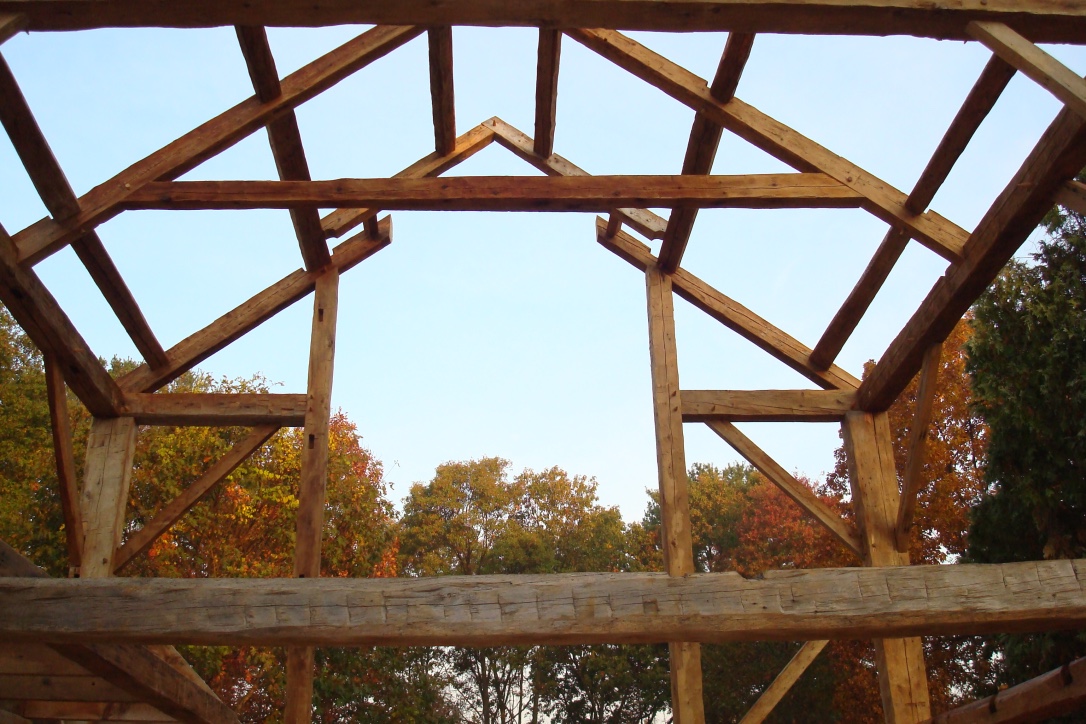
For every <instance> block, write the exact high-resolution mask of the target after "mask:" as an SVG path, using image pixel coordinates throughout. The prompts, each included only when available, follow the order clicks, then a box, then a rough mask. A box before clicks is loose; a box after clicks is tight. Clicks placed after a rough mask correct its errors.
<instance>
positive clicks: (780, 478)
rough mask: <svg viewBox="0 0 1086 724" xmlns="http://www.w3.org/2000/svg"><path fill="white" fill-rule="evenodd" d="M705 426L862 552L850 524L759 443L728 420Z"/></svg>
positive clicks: (849, 546) (849, 544) (806, 511)
mask: <svg viewBox="0 0 1086 724" xmlns="http://www.w3.org/2000/svg"><path fill="white" fill-rule="evenodd" d="M706 424H708V426H709V429H710V430H712V431H713V432H715V433H716V434H717V435H719V436H720V437H721V439H722V440H724V442H726V443H728V444H729V445H731V446H732V448H733V449H734V450H735V451H736V452H737V453H739V454H740V455H742V456H743V457H744V458H745V459H746V460H747V462H749V463H750V464H751V465H753V466H754V467H755V469H756V470H758V472H760V473H761V474H762V475H764V476H765V477H766V479H767V480H769V482H771V483H773V484H774V485H776V486H777V487H778V488H780V490H781V492H782V493H784V494H785V495H787V496H788V497H789V498H791V499H792V502H794V503H795V504H796V505H798V506H799V507H800V508H802V509H803V511H804V512H805V513H806V514H807V515H808V516H810V518H811V519H812V520H814V521H815V522H816V523H819V524H821V525H822V526H823V527H824V528H826V530H828V531H829V532H830V533H832V534H833V536H834V537H835V538H837V540H839V541H841V542H842V543H844V544H845V546H846V547H848V548H849V549H850V550H852V552H854V553H855V554H856V555H857V556H861V557H862V555H863V552H862V551H863V548H862V546H861V543H860V538H859V536H858V535H857V534H856V531H855V530H853V528H852V526H851V525H849V524H848V523H846V522H845V521H844V520H843V519H842V518H841V516H840V515H839V514H838V513H837V511H835V510H834V509H833V508H831V507H830V506H828V505H827V504H826V503H824V502H823V501H822V499H821V498H819V497H818V496H817V495H815V494H814V491H812V490H811V489H810V488H809V487H807V486H806V485H805V484H803V483H801V482H800V481H798V480H796V479H795V478H794V477H793V476H792V475H791V474H789V473H788V471H787V470H785V469H784V468H783V467H781V466H780V464H778V463H777V461H776V460H774V459H773V458H771V457H769V455H767V454H766V453H765V452H764V451H763V450H762V449H761V448H760V447H758V446H757V445H755V444H754V442H753V441H752V440H751V439H750V438H748V437H747V436H746V435H744V434H743V433H742V431H740V429H739V428H738V427H736V426H735V425H733V424H731V423H730V422H722V421H711V422H708V423H706Z"/></svg>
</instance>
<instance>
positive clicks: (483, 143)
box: [321, 125, 494, 237]
mask: <svg viewBox="0 0 1086 724" xmlns="http://www.w3.org/2000/svg"><path fill="white" fill-rule="evenodd" d="M493 141H494V131H492V130H491V129H490V128H488V127H487V126H485V125H479V126H476V127H475V128H473V129H471V130H470V131H468V132H467V133H465V134H464V135H462V136H460V137H459V138H457V139H456V145H455V146H454V147H453V150H452V152H451V153H449V154H446V155H442V154H440V153H437V152H436V151H435V152H434V153H431V154H430V155H428V156H425V157H423V158H421V159H419V160H418V161H416V162H415V163H413V164H411V165H410V166H408V167H407V168H405V169H404V170H403V171H400V172H399V173H397V174H394V175H393V176H392V178H425V177H428V176H440V175H441V174H443V173H445V172H446V171H448V170H449V169H450V168H453V167H454V166H456V165H457V164H459V163H460V162H461V161H465V160H467V159H469V158H471V157H472V156H474V155H475V154H476V153H478V152H479V151H481V150H483V149H484V148H486V147H487V146H489V145H490V144H491V143H492V142H493ZM376 218H377V209H337V210H335V211H333V212H331V213H329V214H328V215H327V216H325V217H324V218H322V219H321V226H322V227H323V228H324V233H325V235H326V236H329V237H333V236H342V235H343V234H345V233H347V232H348V231H350V230H351V229H354V228H355V227H357V226H358V225H359V224H363V223H366V222H367V221H371V220H374V219H376ZM368 228H370V227H367V229H368ZM371 236H373V235H372V234H371Z"/></svg>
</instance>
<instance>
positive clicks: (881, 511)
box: [844, 412, 931, 724]
mask: <svg viewBox="0 0 1086 724" xmlns="http://www.w3.org/2000/svg"><path fill="white" fill-rule="evenodd" d="M844 433H845V435H844V437H845V453H846V455H847V456H848V467H849V483H850V484H851V486H852V499H853V500H854V501H855V503H856V517H857V522H858V523H859V525H860V531H861V536H862V538H863V544H864V565H868V566H907V565H909V554H908V553H907V552H904V553H903V552H901V551H898V550H897V540H896V528H897V509H898V499H899V496H898V490H897V471H896V469H895V468H894V451H893V443H892V438H891V435H890V422H889V418H888V417H887V414H886V413H885V412H880V413H875V414H872V413H866V412H850V413H848V414H847V415H846V417H845V423H844ZM875 657H876V663H877V665H878V669H879V690H880V693H881V694H882V707H883V710H884V711H885V716H886V721H887V722H889V723H890V724H912V723H914V722H921V721H924V720H926V719H929V718H930V717H931V702H930V700H929V698H928V679H927V672H926V670H925V668H924V648H923V644H922V642H921V640H920V638H919V637H911V638H905V639H876V640H875Z"/></svg>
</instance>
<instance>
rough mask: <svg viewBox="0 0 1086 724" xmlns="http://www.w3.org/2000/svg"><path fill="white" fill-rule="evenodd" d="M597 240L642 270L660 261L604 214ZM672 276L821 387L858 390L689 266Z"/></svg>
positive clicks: (682, 292) (714, 313) (709, 310)
mask: <svg viewBox="0 0 1086 724" xmlns="http://www.w3.org/2000/svg"><path fill="white" fill-rule="evenodd" d="M596 239H597V241H599V243H600V244H601V245H603V246H604V247H605V248H607V249H609V250H610V251H612V252H614V253H615V254H616V255H617V256H619V257H621V258H622V259H625V260H626V261H627V262H629V263H630V264H632V265H633V266H635V267H637V268H638V269H641V270H645V269H647V268H648V267H650V266H652V265H654V264H655V263H656V257H655V256H653V255H652V252H651V251H650V249H649V247H648V246H646V245H645V244H643V243H641V242H640V241H638V240H637V239H634V238H633V237H632V236H630V235H629V234H626V233H625V232H622V231H619V232H617V233H615V234H614V235H608V233H607V220H606V219H604V218H602V217H598V218H597V219H596ZM671 276H672V287H673V288H674V290H675V293H676V294H678V295H679V296H680V297H682V298H683V299H685V300H686V301H688V302H690V303H691V304H693V305H694V306H695V307H697V308H698V309H700V310H702V311H703V312H705V313H706V314H708V315H709V316H710V317H712V318H713V319H715V320H717V321H718V322H720V323H721V324H723V325H724V326H726V327H728V329H731V330H732V331H734V332H736V333H737V334H739V335H740V336H741V337H743V338H744V339H746V340H748V341H750V342H752V343H753V344H755V345H756V346H757V347H759V348H760V349H762V350H764V351H766V352H768V353H769V354H770V355H772V356H773V357H775V358H777V359H778V360H780V361H781V362H783V363H784V364H786V365H788V366H789V367H791V368H792V369H794V370H795V371H796V372H799V373H800V374H801V375H803V376H804V377H806V378H807V379H809V380H811V381H812V382H814V383H815V384H816V385H818V386H819V387H822V388H824V389H838V390H855V389H856V388H858V387H859V386H860V381H859V380H857V379H856V378H855V377H853V376H852V375H850V374H849V373H848V372H846V371H845V370H843V369H841V368H840V367H837V366H836V365H833V366H831V367H830V368H829V369H828V370H825V371H820V370H817V369H815V368H814V367H813V366H812V365H811V364H810V361H809V358H810V355H811V350H810V348H808V347H806V346H804V345H803V344H802V343H801V342H800V341H799V340H797V339H795V338H794V337H792V336H790V335H789V334H788V333H786V332H784V331H783V330H781V329H778V328H777V327H775V326H773V325H772V324H770V323H769V322H767V321H766V320H764V319H762V318H761V317H759V316H758V315H757V314H755V313H754V312H752V311H750V310H749V309H747V308H746V307H744V306H743V305H742V304H740V303H739V302H736V301H735V300H734V299H731V298H729V297H727V296H725V295H724V294H722V293H720V292H719V291H717V290H716V289H714V288H713V287H711V286H709V285H708V284H706V283H705V282H703V281H702V280H701V279H698V278H697V277H695V276H694V275H693V274H691V273H690V272H688V271H686V270H685V269H679V270H678V271H676V272H675V273H674V274H672V275H671Z"/></svg>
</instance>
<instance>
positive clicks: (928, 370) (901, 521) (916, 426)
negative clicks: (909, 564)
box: [895, 344, 943, 552]
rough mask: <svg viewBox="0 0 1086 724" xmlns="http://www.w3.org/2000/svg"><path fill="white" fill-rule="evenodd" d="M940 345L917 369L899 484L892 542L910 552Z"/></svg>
mask: <svg viewBox="0 0 1086 724" xmlns="http://www.w3.org/2000/svg"><path fill="white" fill-rule="evenodd" d="M942 351H943V345H941V344H935V345H932V347H931V349H929V350H928V352H927V354H925V355H924V364H923V366H922V367H921V368H920V387H919V389H918V390H917V393H916V414H915V415H914V416H913V427H912V429H911V430H910V431H909V450H908V453H907V456H906V458H905V477H904V478H903V480H902V481H901V502H900V503H899V504H898V509H897V526H896V527H895V540H896V541H897V549H898V550H899V551H902V552H907V551H908V550H909V530H910V529H911V528H912V527H913V515H914V514H915V512H916V496H917V495H918V494H919V493H920V474H921V473H922V472H923V469H924V462H925V460H926V455H925V451H926V445H927V439H928V428H929V427H930V426H931V410H932V407H933V406H934V405H935V388H936V385H937V383H938V377H939V360H940V357H941V356H942Z"/></svg>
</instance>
